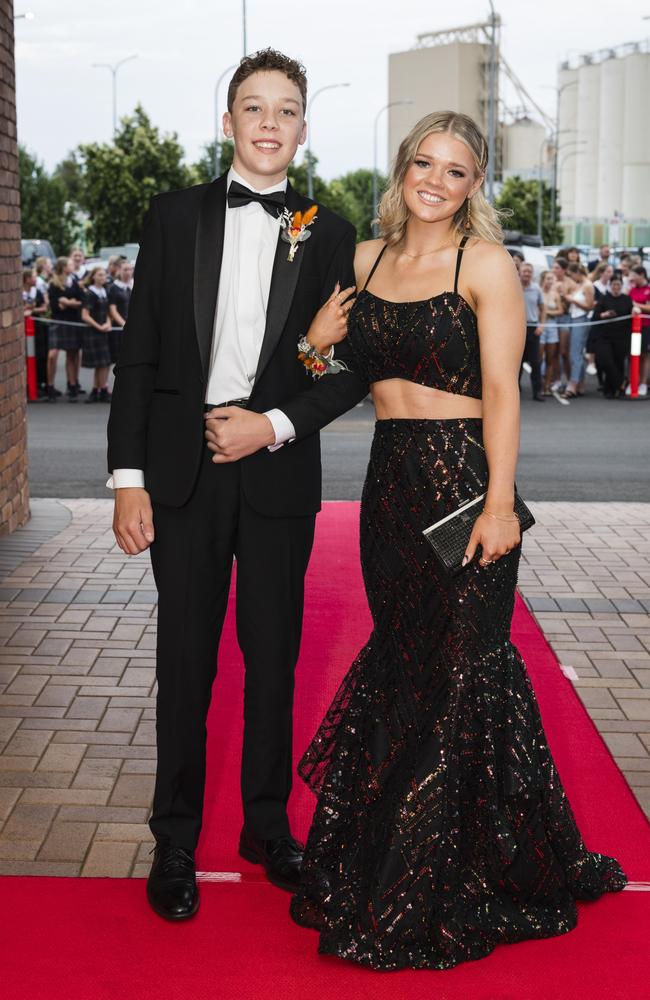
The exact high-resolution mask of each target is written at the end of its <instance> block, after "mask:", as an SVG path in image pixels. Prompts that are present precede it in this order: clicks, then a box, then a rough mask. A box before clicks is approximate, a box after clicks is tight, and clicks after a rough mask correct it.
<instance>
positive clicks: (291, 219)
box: [280, 205, 318, 261]
mask: <svg viewBox="0 0 650 1000" xmlns="http://www.w3.org/2000/svg"><path fill="white" fill-rule="evenodd" d="M317 212H318V205H312V206H311V208H308V209H307V211H306V212H294V213H291V212H290V211H289V209H288V208H285V210H284V212H283V213H282V215H281V216H280V225H281V227H282V232H281V233H280V236H281V237H282V239H283V240H284V241H285V243H289V244H290V247H289V256H288V257H287V260H290V261H292V260H293V258H294V257H295V256H296V251H297V249H298V244H299V243H304V241H305V240H308V239H309V237H310V236H311V233H310V232H309V229H308V227H309V226H311V225H313V224H314V222H316V220H317V219H318V215H317V214H316V213H317Z"/></svg>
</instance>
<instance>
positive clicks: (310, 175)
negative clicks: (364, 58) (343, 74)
mask: <svg viewBox="0 0 650 1000" xmlns="http://www.w3.org/2000/svg"><path fill="white" fill-rule="evenodd" d="M349 86H350V84H349V83H328V84H327V85H326V86H325V87H320V89H319V90H317V91H316V93H315V94H313V95H312V98H311V100H310V102H309V108H308V109H307V114H308V119H307V197H308V198H313V197H314V171H313V168H312V163H311V109H312V107H313V104H314V101H315V100H316V98H317V97H318V95H319V94H322V93H323V91H325V90H336V89H337V88H338V87H349Z"/></svg>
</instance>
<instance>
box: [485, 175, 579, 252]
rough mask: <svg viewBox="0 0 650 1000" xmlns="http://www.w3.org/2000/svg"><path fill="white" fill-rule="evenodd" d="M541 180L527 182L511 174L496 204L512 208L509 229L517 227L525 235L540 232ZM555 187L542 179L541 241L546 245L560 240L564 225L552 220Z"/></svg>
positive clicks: (507, 225)
mask: <svg viewBox="0 0 650 1000" xmlns="http://www.w3.org/2000/svg"><path fill="white" fill-rule="evenodd" d="M538 195H539V182H538V181H536V180H531V181H524V180H522V179H521V177H508V178H507V179H506V180H505V181H504V183H503V187H502V188H501V192H500V194H499V196H498V198H496V199H495V203H494V204H495V207H496V208H500V209H504V208H505V209H509V210H510V212H511V213H512V214H511V215H509V216H508V218H507V219H506V220H505V222H506V228H508V229H517V230H519V231H520V232H522V233H525V234H526V235H529V236H530V235H534V234H535V233H537V202H538ZM551 199H552V190H551V188H550V187H549V185H548V184H547V183H546V182H545V181H542V240H543V241H544V243H545V244H554V243H560V242H562V239H563V231H562V227H561V226H560V225H558V223H552V222H551Z"/></svg>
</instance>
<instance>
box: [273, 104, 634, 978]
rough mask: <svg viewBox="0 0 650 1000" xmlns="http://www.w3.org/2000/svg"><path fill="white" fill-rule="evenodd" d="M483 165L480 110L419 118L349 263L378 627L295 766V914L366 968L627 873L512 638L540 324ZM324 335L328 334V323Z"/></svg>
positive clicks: (449, 949)
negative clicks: (581, 804) (550, 731)
mask: <svg viewBox="0 0 650 1000" xmlns="http://www.w3.org/2000/svg"><path fill="white" fill-rule="evenodd" d="M486 164H487V146H486V142H485V139H484V137H483V136H482V135H481V133H480V132H479V130H478V129H477V127H476V125H475V124H474V122H473V121H472V120H471V119H469V118H467V117H466V116H464V115H459V114H452V113H450V112H443V113H436V114H432V115H429V116H427V117H426V118H424V119H423V120H422V121H421V122H419V123H418V125H416V126H415V128H414V129H413V130H412V132H411V133H410V134H409V135H408V136H407V138H406V139H405V140H404V142H403V143H402V145H401V147H400V150H399V153H398V156H397V159H396V164H395V168H394V172H393V176H392V178H391V182H390V186H389V189H388V191H387V192H386V194H385V195H384V198H383V199H382V203H381V210H380V225H381V233H382V239H381V240H373V241H370V242H368V243H364V244H361V245H360V246H359V248H358V252H357V258H356V261H355V268H356V272H357V283H358V287H359V288H361V289H362V291H360V292H359V294H358V296H357V299H356V302H355V304H354V306H353V308H352V311H351V313H350V317H349V324H348V340H349V344H350V346H351V347H352V350H353V355H354V358H355V360H356V365H357V369H358V371H360V372H363V373H365V374H366V376H367V378H368V382H369V384H370V386H371V390H372V395H373V400H374V404H375V409H376V416H377V423H376V430H375V436H374V440H373V444H372V450H371V455H370V464H369V467H368V474H367V478H366V481H365V486H364V490H363V498H362V503H361V559H362V567H363V574H364V581H365V586H366V591H367V595H368V602H369V605H370V610H371V613H372V618H373V626H374V627H373V631H372V635H371V636H370V639H369V641H368V643H367V645H366V646H365V647H364V648H363V649H362V650H361V652H360V653H359V655H358V657H357V659H356V660H355V662H354V663H353V665H352V668H351V669H350V671H349V672H348V674H347V675H346V677H345V678H344V680H343V682H342V684H341V686H340V689H339V691H338V693H337V695H336V697H335V699H334V702H333V704H332V706H331V707H330V709H329V711H328V713H327V715H326V717H325V719H324V721H323V723H322V725H321V727H320V729H319V731H318V733H317V734H316V736H315V738H314V740H313V742H312V743H311V745H310V746H309V748H308V750H307V752H306V753H305V755H304V757H303V759H302V761H301V763H300V765H299V772H300V774H301V776H302V777H303V779H304V780H305V781H306V782H307V783H308V784H309V785H310V786H311V787H312V789H313V790H314V791H315V792H316V794H317V796H318V801H317V805H316V811H315V814H314V818H313V822H312V826H311V830H310V833H309V838H308V841H307V845H306V851H305V859H304V864H303V870H302V886H301V889H300V892H299V893H298V894H297V895H296V896H294V898H293V900H292V905H291V914H292V917H293V918H294V920H296V921H297V922H298V923H300V924H302V925H304V926H308V927H313V928H316V929H317V930H319V931H320V946H319V950H320V951H321V952H322V953H325V954H332V955H338V956H340V957H342V958H347V959H350V960H353V961H355V962H358V963H361V964H363V965H368V966H371V967H373V968H376V969H399V968H405V967H412V968H435V969H444V968H448V967H450V966H453V965H456V964H458V963H459V962H463V961H468V960H470V959H477V958H481V957H482V956H484V955H487V954H488V953H489V952H490V951H492V949H493V948H494V947H495V946H496V945H497V944H499V943H501V942H514V941H520V940H523V939H525V938H540V937H548V936H551V935H556V934H562V933H565V932H566V931H568V930H570V929H571V928H572V927H574V926H575V923H576V903H575V901H576V899H595V898H596V897H598V896H599V895H601V894H602V893H603V892H608V891H618V890H620V889H622V888H623V886H624V885H625V883H626V877H625V875H624V873H623V871H622V870H621V868H620V867H619V865H618V863H617V862H616V861H615V860H614V859H612V858H609V857H606V856H604V855H602V854H597V853H592V852H590V851H588V850H587V848H586V847H585V845H584V843H583V841H582V839H581V836H580V833H579V831H578V829H577V826H576V822H575V819H574V816H573V813H572V811H571V807H570V805H569V803H568V801H567V798H566V795H565V792H564V790H563V788H562V784H561V782H560V779H559V776H558V773H557V770H556V768H555V765H554V762H553V759H552V756H551V753H550V751H549V748H548V745H547V742H546V738H545V735H544V730H543V728H542V723H541V720H540V715H539V709H538V706H537V702H536V699H535V695H534V693H533V690H532V687H531V684H530V681H529V678H528V675H527V673H526V669H525V666H524V663H523V661H522V659H521V656H520V654H519V652H518V651H517V649H516V648H515V647H514V646H513V645H512V644H511V642H510V625H511V619H512V613H513V608H514V599H515V586H516V582H517V567H518V564H519V557H520V532H519V525H518V522H517V520H516V518H515V517H514V515H513V498H514V479H515V468H516V462H517V451H518V440H519V390H518V385H517V377H518V373H519V364H520V360H521V355H522V350H523V343H524V331H525V327H526V320H525V314H524V307H523V300H522V294H521V287H520V283H519V281H518V278H517V273H516V270H515V267H514V264H513V263H512V260H511V258H510V256H509V254H508V253H507V251H506V250H505V249H504V248H503V246H502V245H501V243H502V238H501V230H500V226H499V222H498V217H497V214H496V213H495V211H494V210H493V209H492V208H491V207H490V205H489V204H488V202H487V201H486V199H485V197H484V195H483V190H482V188H483V180H484V173H485V168H486ZM329 339H330V340H331V339H332V338H331V337H330V338H329ZM310 340H311V341H312V343H313V345H314V346H315V347H316V348H317V349H318V350H320V351H321V352H323V351H326V349H327V347H328V346H329V344H328V342H327V340H325V341H323V342H319V339H318V330H317V329H316V327H313V328H312V331H311V332H310ZM337 377H339V378H342V377H345V376H344V375H339V376H337ZM485 490H487V496H486V502H485V506H484V511H483V513H482V514H481V516H480V517H479V518H478V520H477V522H476V526H475V529H474V532H473V535H472V539H471V541H470V544H469V547H468V550H467V553H466V558H468V564H467V565H466V567H465V569H464V570H463V571H462V573H461V574H460V575H459V576H458V577H456V578H454V579H449V578H445V577H444V576H443V575H442V573H441V572H440V571H439V570H438V567H437V566H436V564H435V562H434V560H433V558H432V552H431V550H430V548H429V546H428V544H427V542H426V541H425V539H424V538H423V536H422V530H423V529H424V528H425V527H427V526H428V525H430V524H431V523H432V522H434V521H436V520H438V519H439V518H440V517H443V516H444V515H445V514H447V513H450V512H451V511H452V510H454V509H456V508H457V507H458V506H459V505H460V504H461V503H463V501H465V500H468V499H470V498H472V497H474V496H476V495H478V494H480V493H482V492H484V491H485ZM479 545H480V547H481V548H480V549H479V550H478V551H477V549H478V546H479Z"/></svg>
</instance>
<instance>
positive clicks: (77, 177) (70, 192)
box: [52, 153, 83, 205]
mask: <svg viewBox="0 0 650 1000" xmlns="http://www.w3.org/2000/svg"><path fill="white" fill-rule="evenodd" d="M52 176H53V177H56V178H57V179H58V180H60V181H61V183H62V184H63V186H64V188H65V192H66V198H67V200H68V201H69V202H70V203H71V204H73V205H78V204H79V200H80V198H81V186H82V183H83V179H82V170H81V164H80V163H79V160H78V159H77V157H76V156H75V154H74V153H69V154H68V155H67V156H66V157H65V159H63V160H61V162H60V163H58V164H57V165H56V167H55V168H54V172H53V174H52Z"/></svg>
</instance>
